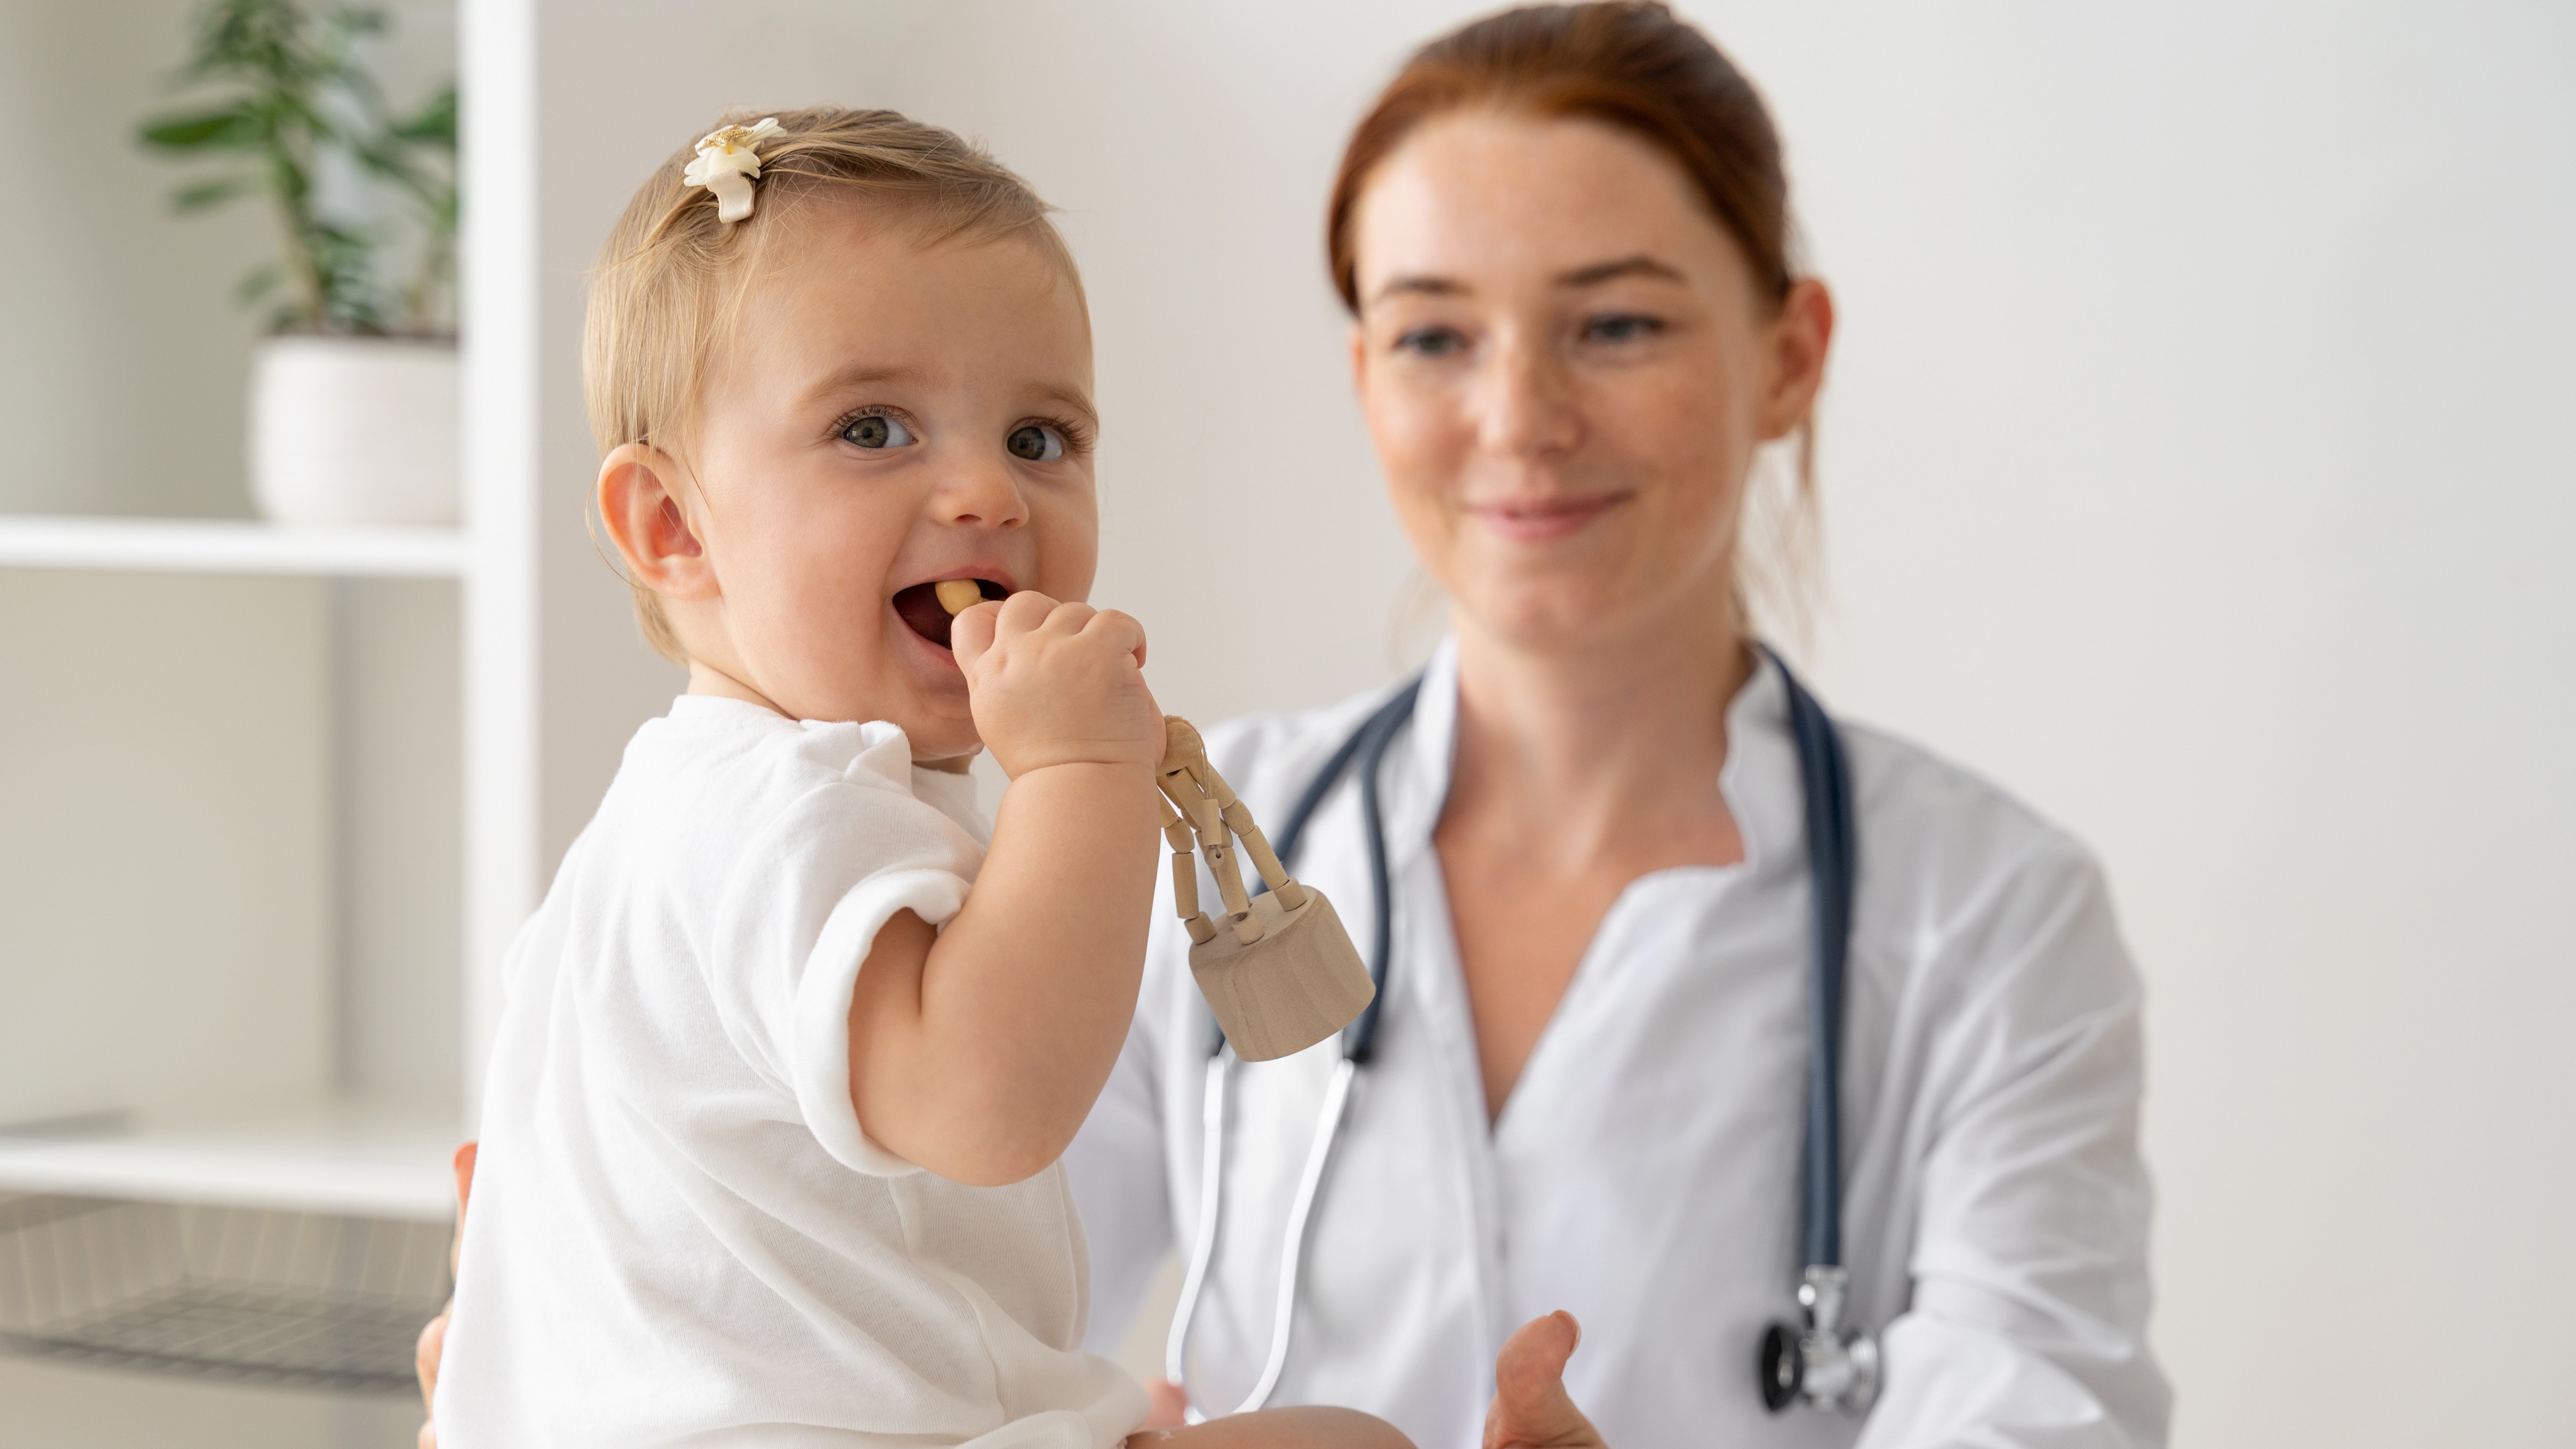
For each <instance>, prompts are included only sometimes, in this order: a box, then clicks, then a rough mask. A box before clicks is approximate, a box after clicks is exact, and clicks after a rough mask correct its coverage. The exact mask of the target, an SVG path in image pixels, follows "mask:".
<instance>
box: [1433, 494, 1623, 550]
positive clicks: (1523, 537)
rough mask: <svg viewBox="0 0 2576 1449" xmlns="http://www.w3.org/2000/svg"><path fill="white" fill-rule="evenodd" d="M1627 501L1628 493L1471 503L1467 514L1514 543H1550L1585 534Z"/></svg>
mask: <svg viewBox="0 0 2576 1449" xmlns="http://www.w3.org/2000/svg"><path fill="white" fill-rule="evenodd" d="M1627 501H1628V495H1627V494H1625V493H1591V494H1586V495H1584V496H1582V497H1579V498H1524V499H1513V500H1510V501H1508V502H1501V503H1470V504H1468V505H1467V512H1468V514H1469V515H1471V516H1472V517H1474V518H1475V519H1476V520H1477V521H1478V522H1480V523H1482V524H1484V525H1485V526H1486V527H1487V528H1490V529H1492V530H1494V531H1495V532H1496V533H1499V534H1501V535H1502V536H1503V537H1505V538H1507V539H1510V540H1511V541H1513V542H1514V543H1546V542H1548V541H1550V540H1552V539H1559V538H1564V537H1565V536H1567V535H1568V534H1572V533H1578V532H1581V531H1582V530H1583V529H1584V528H1585V527H1586V526H1587V525H1589V524H1590V523H1591V522H1592V520H1594V519H1596V518H1599V517H1600V516H1601V515H1603V514H1605V513H1607V512H1609V511H1610V510H1611V509H1613V508H1616V507H1618V506H1619V505H1620V504H1622V503H1625V502H1627Z"/></svg>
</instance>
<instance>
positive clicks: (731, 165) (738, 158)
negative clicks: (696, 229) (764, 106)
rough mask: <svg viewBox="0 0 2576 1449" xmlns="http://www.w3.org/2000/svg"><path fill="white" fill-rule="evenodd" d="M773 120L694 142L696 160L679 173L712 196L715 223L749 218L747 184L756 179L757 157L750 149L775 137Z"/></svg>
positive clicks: (731, 128)
mask: <svg viewBox="0 0 2576 1449" xmlns="http://www.w3.org/2000/svg"><path fill="white" fill-rule="evenodd" d="M780 130H781V127H780V126H779V124H778V118H777V117H776V116H764V117H762V118H761V119H760V120H759V121H758V122H756V123H754V124H752V125H748V126H727V127H725V128H724V129H723V130H720V131H709V132H708V133H707V134H706V135H704V136H702V137H700V138H699V139H698V159H697V160H695V161H692V162H690V163H689V169H688V170H686V171H683V172H681V173H680V180H681V181H682V182H684V183H686V184H688V185H690V186H703V187H705V188H706V189H707V190H709V191H712V192H714V193H715V195H716V219H717V220H719V221H727V222H734V221H741V220H742V219H743V218H745V217H748V216H750V215H751V183H752V182H753V181H755V180H758V179H759V177H760V153H759V152H757V151H755V150H753V149H752V148H753V147H755V146H757V145H759V144H760V143H761V142H763V141H766V140H768V139H769V138H770V137H772V136H775V135H777V134H778V133H779V131H780Z"/></svg>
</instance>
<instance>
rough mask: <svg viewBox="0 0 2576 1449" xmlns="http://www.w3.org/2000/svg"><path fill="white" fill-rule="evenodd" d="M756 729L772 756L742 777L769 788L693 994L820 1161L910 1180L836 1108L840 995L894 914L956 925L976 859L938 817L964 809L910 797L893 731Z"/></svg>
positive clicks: (844, 1069) (842, 1013) (905, 753)
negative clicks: (772, 791) (704, 975)
mask: <svg viewBox="0 0 2576 1449" xmlns="http://www.w3.org/2000/svg"><path fill="white" fill-rule="evenodd" d="M683 703H686V701H683ZM720 703H723V704H726V705H730V704H731V702H730V701H723V702H720ZM742 708H746V709H747V708H751V706H747V705H746V706H742ZM764 713H765V712H764ZM675 717H676V712H675ZM771 718H772V719H773V720H774V721H775V724H774V728H772V729H771V730H769V731H767V732H766V733H767V734H768V735H769V736H770V738H769V739H768V740H767V741H766V742H765V743H766V746H767V749H768V750H771V751H775V752H777V753H778V754H780V755H781V757H782V758H781V759H780V760H779V761H778V762H777V765H776V767H775V769H774V770H764V771H759V772H757V774H756V776H755V777H757V775H758V774H766V775H773V777H774V778H776V783H777V784H778V785H779V786H781V787H782V788H781V789H780V791H779V792H778V794H777V795H775V796H772V797H770V799H769V800H768V801H767V802H765V809H763V808H762V807H760V806H754V807H753V808H754V809H755V810H758V811H759V812H760V813H765V814H767V815H768V818H767V819H765V820H759V821H758V823H757V824H756V825H754V826H753V828H751V829H750V830H748V831H747V832H746V837H747V843H746V844H745V845H744V847H743V848H742V849H741V850H740V851H739V853H738V855H737V856H736V857H735V859H734V860H733V861H731V862H729V863H728V867H727V868H726V870H725V874H724V876H723V877H722V878H723V879H724V880H725V881H726V886H725V889H724V891H723V894H722V899H721V903H720V904H719V905H718V906H717V909H716V911H715V913H714V937H715V940H714V945H715V947H716V949H715V950H714V951H713V952H712V953H711V960H714V961H717V962H721V963H723V964H724V968H725V969H723V970H722V971H721V972H720V979H717V980H713V981H710V982H709V985H710V987H711V988H713V991H714V994H715V997H716V1000H717V1002H718V1006H719V1010H720V1011H721V1012H722V1013H723V1014H724V1016H725V1017H726V1026H727V1029H728V1031H730V1032H732V1033H733V1034H734V1035H735V1036H736V1039H737V1041H738V1043H739V1044H740V1045H741V1046H742V1047H743V1048H744V1049H745V1052H746V1055H748V1056H750V1057H751V1058H752V1059H754V1060H756V1061H759V1062H763V1063H765V1064H767V1065H768V1067H769V1068H770V1069H771V1071H773V1072H774V1073H775V1074H776V1077H777V1079H778V1080H779V1082H780V1085H782V1086H783V1087H785V1088H786V1089H787V1090H788V1091H789V1092H790V1093H791V1094H792V1095H793V1097H794V1098H795V1102H796V1107H797V1111H798V1113H799V1115H800V1116H802V1118H803V1119H804V1124H805V1126H806V1128H807V1129H808V1130H809V1131H811V1132H812V1133H813V1134H814V1137H815V1140H816V1141H818V1142H819V1143H821V1144H822V1146H823V1148H824V1150H825V1151H827V1152H829V1153H830V1154H831V1155H832V1157H833V1158H834V1159H835V1160H837V1161H839V1162H840V1163H841V1164H842V1165H844V1166H846V1167H849V1168H850V1169H852V1170H853V1171H857V1172H864V1173H868V1174H870V1175H873V1176H879V1177H888V1176H897V1175H901V1174H904V1173H910V1172H915V1171H918V1170H919V1169H917V1168H916V1167H914V1166H913V1165H912V1164H911V1163H909V1162H907V1161H905V1160H904V1159H903V1158H901V1157H899V1156H897V1155H896V1154H894V1153H893V1152H890V1151H888V1150H887V1149H885V1148H884V1147H882V1146H880V1145H878V1144H877V1143H876V1142H875V1141H874V1140H872V1139H871V1138H869V1137H868V1135H867V1133H866V1130H865V1129H864V1128H863V1126H862V1125H861V1124H860V1122H859V1119H858V1114H857V1112H856V1110H855V1109H854V1108H853V1107H852V1105H851V1100H850V996H851V991H852V989H853V987H854V986H855V985H856V984H857V981H858V973H859V970H860V968H861V966H862V965H863V964H864V963H865V962H866V960H867V956H868V952H869V951H870V950H871V949H872V948H873V947H874V945H875V943H876V937H877V932H878V931H879V930H881V929H883V927H884V926H885V923H886V922H887V921H888V920H891V919H892V918H893V917H894V914H895V912H897V911H902V910H909V911H911V912H912V913H913V914H915V915H917V916H919V917H921V919H922V920H924V921H926V922H928V923H929V924H931V925H932V926H934V927H936V926H942V925H945V924H947V922H948V920H949V918H951V917H953V916H955V915H956V914H957V911H958V908H959V907H960V906H962V905H964V904H965V901H966V890H967V884H968V882H969V880H970V879H971V878H972V877H973V875H974V873H975V870H976V868H977V867H978V866H979V865H980V864H981V863H982V856H983V847H982V845H981V843H980V842H979V840H978V839H977V838H976V835H975V834H973V833H970V831H969V830H968V828H967V826H968V824H969V823H970V822H971V817H969V820H968V821H961V820H960V819H958V818H956V816H954V815H952V814H951V813H950V812H949V810H947V809H943V808H941V807H942V806H943V805H947V806H950V807H951V808H956V806H958V805H960V804H963V803H965V802H964V801H961V800H956V799H954V798H952V796H953V794H954V792H947V791H940V790H938V789H936V787H935V786H936V783H944V782H925V783H932V784H933V788H931V789H927V790H925V791H924V792H923V794H928V795H931V796H932V797H933V798H932V799H925V798H922V795H918V794H916V793H915V777H916V775H919V774H924V773H928V772H921V771H917V770H916V769H915V767H914V766H913V764H912V754H911V746H910V743H909V742H908V741H907V740H906V739H905V738H904V735H903V732H902V731H901V730H900V729H898V728H896V727H895V726H893V725H891V724H887V723H884V722H882V721H872V722H869V723H866V724H813V723H798V722H791V721H787V720H784V719H776V718H775V717H774V716H773V717H771ZM734 723H736V724H739V722H738V721H736V722H734ZM799 785H802V786H803V787H804V788H802V789H797V788H796V787H797V786H799ZM790 791H793V793H792V794H790V793H789V792H790ZM755 793H758V792H755ZM781 798H783V799H784V800H785V802H786V803H785V804H784V806H783V808H782V807H781V806H780V805H779V803H778V801H779V800H780V799H781ZM934 799H935V800H936V801H937V803H933V801H934ZM743 803H745V804H746V805H751V804H752V802H750V801H745V802H743ZM755 818H756V817H755Z"/></svg>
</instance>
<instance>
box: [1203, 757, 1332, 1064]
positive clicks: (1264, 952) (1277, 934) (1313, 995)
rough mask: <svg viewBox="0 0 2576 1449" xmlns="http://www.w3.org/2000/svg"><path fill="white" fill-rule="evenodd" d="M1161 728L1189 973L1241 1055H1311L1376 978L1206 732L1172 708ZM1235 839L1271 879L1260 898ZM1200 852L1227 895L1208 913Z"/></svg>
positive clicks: (1254, 1057) (1251, 1059)
mask: <svg viewBox="0 0 2576 1449" xmlns="http://www.w3.org/2000/svg"><path fill="white" fill-rule="evenodd" d="M1164 735H1165V740H1166V745H1165V749H1164V754H1163V768H1162V770H1161V778H1162V787H1163V794H1164V796H1165V798H1166V799H1167V801H1168V802H1169V804H1168V806H1167V808H1166V809H1165V811H1164V821H1163V834H1164V836H1165V837H1166V838H1167V839H1169V840H1170V842H1171V846H1172V901H1173V904H1174V905H1175V906H1176V907H1177V908H1178V909H1179V911H1180V916H1181V922H1182V924H1183V925H1185V926H1186V927H1188V929H1189V933H1190V974H1191V975H1192V976H1194V977H1196V978H1197V980H1198V984H1199V993H1200V994H1201V995H1203V996H1205V997H1206V998H1207V1003H1208V1008H1209V1010H1211V1011H1213V1012H1215V1013H1216V1020H1217V1025H1218V1026H1219V1027H1220V1028H1222V1029H1223V1030H1224V1032H1225V1039H1226V1040H1227V1041H1228V1042H1230V1043H1232V1044H1233V1047H1234V1053H1235V1055H1236V1056H1237V1057H1240V1058H1241V1059H1243V1060H1244V1061H1247V1062H1266V1061H1270V1060H1273V1059H1274V1058H1278V1057H1284V1056H1288V1055H1290V1054H1292V1053H1295V1052H1301V1051H1304V1050H1305V1049H1306V1048H1308V1047H1310V1046H1313V1045H1314V1044H1315V1043H1317V1042H1319V1041H1322V1040H1323V1039H1324V1038H1326V1037H1328V1036H1331V1035H1332V1034H1333V1033H1335V1032H1337V1031H1340V1030H1341V1029H1342V1028H1343V1027H1345V1026H1348V1025H1350V1024H1351V1022H1352V1021H1353V1020H1355V1019H1357V1018H1358V1016H1359V1014H1360V1013H1361V1012H1362V1011H1365V1010H1367V1009H1368V1004H1369V1003H1370V1002H1371V1001H1373V1000H1375V999H1376V997H1377V986H1376V984H1375V983H1374V982H1372V981H1370V980H1369V972H1368V967H1367V966H1366V965H1365V964H1363V963H1362V962H1361V960H1360V953H1359V950H1358V948H1356V947H1354V946H1353V945H1351V933H1350V932H1349V931H1347V930H1344V929H1343V928H1342V918H1341V917H1340V916H1339V915H1337V914H1335V913H1334V911H1333V903H1332V902H1331V901H1328V900H1326V899H1324V893H1323V892H1322V891H1319V890H1317V889H1315V888H1314V887H1313V886H1310V885H1303V884H1300V883H1299V882H1298V881H1296V880H1294V879H1292V878H1291V877H1290V876H1289V874H1288V872H1287V869H1286V868H1285V867H1284V866H1282V865H1281V864H1280V863H1279V857H1278V856H1277V855H1276V854H1275V853H1273V852H1272V850H1271V849H1270V842H1269V841H1268V840H1267V839H1265V838H1264V837H1263V836H1262V834H1261V827H1260V826H1259V825H1256V824H1254V823H1253V819H1252V811H1251V809H1250V808H1249V807H1247V806H1246V805H1245V804H1244V803H1243V802H1242V801H1241V800H1238V799H1236V798H1235V795H1234V791H1233V790H1232V789H1230V788H1229V787H1228V786H1227V785H1226V783H1225V777H1223V776H1221V775H1219V774H1218V773H1217V772H1216V767H1215V766H1213V765H1210V764H1209V763H1208V757H1207V748H1206V746H1205V745H1204V744H1203V743H1202V742H1201V741H1200V739H1199V732H1198V731H1197V730H1195V729H1193V728H1191V726H1190V722H1189V721H1188V720H1185V719H1182V718H1180V717H1179V716H1177V715H1174V716H1168V717H1166V718H1165V720H1164ZM1237 841H1240V842H1241V843H1242V846H1243V849H1244V851H1245V853H1247V854H1249V855H1250V856H1251V857H1252V864H1253V868H1254V869H1255V870H1257V871H1259V872H1260V874H1261V882H1262V884H1263V885H1264V886H1266V887H1268V889H1267V890H1265V891H1264V892H1263V893H1262V894H1260V895H1258V896H1246V895H1245V894H1244V890H1243V877H1242V875H1241V873H1240V871H1239V869H1238V868H1237V866H1236V865H1235V861H1234V845H1235V843H1236V842H1237ZM1198 852H1204V853H1205V854H1206V855H1207V863H1208V870H1209V872H1210V873H1211V874H1213V875H1214V876H1215V877H1216V885H1217V891H1218V893H1219V894H1220V895H1222V896H1223V897H1224V899H1225V907H1226V909H1225V913H1224V914H1223V915H1222V916H1219V917H1217V918H1216V919H1213V920H1211V919H1209V917H1208V915H1207V913H1206V912H1204V911H1201V910H1200V909H1199V877H1198V861H1197V858H1196V856H1197V853H1198Z"/></svg>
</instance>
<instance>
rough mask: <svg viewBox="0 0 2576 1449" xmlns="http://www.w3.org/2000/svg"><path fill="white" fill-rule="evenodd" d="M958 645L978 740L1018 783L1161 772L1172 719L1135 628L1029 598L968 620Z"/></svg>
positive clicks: (990, 607)
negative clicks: (1097, 769) (1033, 775)
mask: <svg viewBox="0 0 2576 1449" xmlns="http://www.w3.org/2000/svg"><path fill="white" fill-rule="evenodd" d="M949 638H950V642H951V643H952V644H953V645H954V647H955V649H956V651H957V664H958V667H959V668H961V669H963V670H964V671H965V672H966V690H967V699H968V703H969V705H970V706H971V707H972V708H973V710H974V711H975V731H976V733H977V734H980V735H982V736H983V737H984V747H985V748H986V749H989V750H991V751H992V752H993V758H994V760H995V761H997V762H998V763H999V764H1000V765H1001V767H1002V768H1003V769H1004V770H1006V771H1008V772H1009V773H1010V774H1012V775H1015V776H1016V775H1024V774H1027V773H1028V772H1029V771H1031V770H1041V769H1044V768H1046V767H1047V766H1049V765H1068V764H1099V765H1142V766H1144V767H1145V768H1146V769H1147V770H1149V771H1150V770H1152V769H1154V768H1155V767H1156V766H1158V765H1160V764H1161V763H1162V759H1163V711H1162V709H1161V707H1160V706H1158V705H1156V704H1155V703H1154V695H1153V692H1152V691H1151V690H1148V689H1147V688H1146V687H1145V674H1144V663H1145V630H1144V626H1142V625H1140V624H1138V623H1137V622H1136V621H1135V620H1134V619H1131V618H1129V617H1128V616H1126V615H1125V614H1121V613H1119V612H1118V611H1117V610H1115V609H1105V610H1104V609H1094V608H1092V607H1091V606H1090V605H1088V604H1059V603H1057V602H1056V601H1055V600H1053V599H1050V598H1048V597H1047V596H1046V595H1044V594H1040V593H1033V592H1029V591H1026V590H1023V591H1022V592H1020V593H1016V594H1013V595H1011V596H1010V597H1009V598H1007V599H1004V600H1002V601H1001V602H999V603H983V604H977V605H976V606H974V607H973V608H971V609H968V610H967V611H966V612H964V613H962V614H959V615H958V616H957V622H956V625H955V626H954V628H953V629H952V630H951V632H950V635H949Z"/></svg>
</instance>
